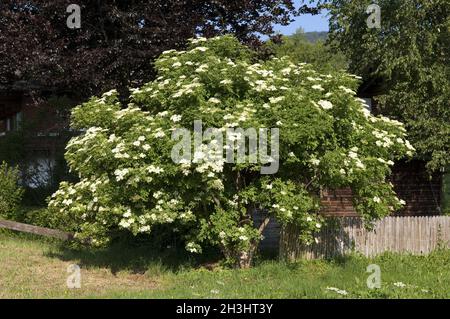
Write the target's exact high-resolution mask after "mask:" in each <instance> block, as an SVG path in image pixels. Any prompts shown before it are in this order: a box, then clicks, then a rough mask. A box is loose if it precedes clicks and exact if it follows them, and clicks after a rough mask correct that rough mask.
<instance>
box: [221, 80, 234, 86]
mask: <svg viewBox="0 0 450 319" xmlns="http://www.w3.org/2000/svg"><path fill="white" fill-rule="evenodd" d="M232 83H233V81H231V80H228V79H225V80H222V81H220V84H224V85H227V84H232Z"/></svg>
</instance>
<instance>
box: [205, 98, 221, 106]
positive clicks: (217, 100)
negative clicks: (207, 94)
mask: <svg viewBox="0 0 450 319" xmlns="http://www.w3.org/2000/svg"><path fill="white" fill-rule="evenodd" d="M208 102H211V103H214V104H219V103H221V101H220V100H219V99H217V98H215V97H212V98H210V99H209V100H208Z"/></svg>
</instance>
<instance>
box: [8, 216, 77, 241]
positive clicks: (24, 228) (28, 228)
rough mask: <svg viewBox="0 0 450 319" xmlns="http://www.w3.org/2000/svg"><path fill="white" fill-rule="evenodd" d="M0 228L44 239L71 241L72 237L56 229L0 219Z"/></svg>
mask: <svg viewBox="0 0 450 319" xmlns="http://www.w3.org/2000/svg"><path fill="white" fill-rule="evenodd" d="M0 228H6V229H11V230H16V231H21V232H25V233H30V234H35V235H41V236H46V237H53V238H58V239H62V240H72V239H73V235H72V234H70V233H67V232H63V231H60V230H56V229H50V228H45V227H39V226H33V225H28V224H23V223H18V222H13V221H9V220H3V219H0Z"/></svg>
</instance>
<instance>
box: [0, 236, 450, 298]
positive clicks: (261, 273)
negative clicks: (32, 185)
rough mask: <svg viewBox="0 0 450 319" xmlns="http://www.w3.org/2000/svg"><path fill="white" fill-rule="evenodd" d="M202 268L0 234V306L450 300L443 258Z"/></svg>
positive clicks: (445, 254)
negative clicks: (376, 280)
mask: <svg viewBox="0 0 450 319" xmlns="http://www.w3.org/2000/svg"><path fill="white" fill-rule="evenodd" d="M155 256H157V257H155ZM70 264H78V265H80V267H81V276H82V283H81V284H82V287H81V289H68V288H67V286H66V279H67V276H68V275H69V274H68V273H67V267H68V265H70ZM369 264H377V265H379V266H380V267H381V279H382V287H381V289H375V290H370V289H368V288H367V285H366V280H367V277H368V276H369V275H370V274H369V273H366V268H367V266H368V265H369ZM206 268H208V269H210V268H211V267H209V266H207V267H206ZM206 268H205V267H202V266H199V265H198V264H197V265H196V262H195V261H194V260H193V259H192V258H189V257H185V256H181V257H180V255H179V254H177V252H175V251H173V250H171V249H168V250H167V251H165V252H163V253H159V254H155V253H152V252H151V249H149V247H146V246H139V247H129V246H128V247H125V246H114V247H112V248H110V249H105V250H101V251H96V252H92V251H90V252H89V251H73V250H69V249H66V248H63V247H62V246H61V245H60V244H59V243H57V242H53V241H47V240H42V239H39V238H36V237H32V236H25V235H17V234H13V233H11V232H7V231H2V230H0V298H450V251H448V250H447V251H444V250H442V251H436V252H434V253H433V254H431V255H429V256H427V257H424V256H410V255H393V254H385V255H383V256H380V257H377V258H374V259H367V258H363V257H360V256H351V257H346V258H342V259H339V260H332V261H300V262H297V263H291V264H287V263H282V262H278V261H276V260H262V259H260V260H258V261H257V265H256V266H255V267H254V268H252V269H250V270H232V269H226V268H223V267H220V266H217V267H214V268H213V270H208V269H206ZM395 283H396V285H394V284H395ZM399 283H403V284H404V285H405V286H403V285H402V284H399ZM327 287H336V288H339V289H341V290H345V291H346V292H347V293H348V294H347V295H340V294H338V293H337V292H335V291H331V290H327V289H326V288H327Z"/></svg>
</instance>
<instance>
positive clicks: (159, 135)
mask: <svg viewBox="0 0 450 319" xmlns="http://www.w3.org/2000/svg"><path fill="white" fill-rule="evenodd" d="M154 136H155V137H156V138H160V137H164V136H166V133H164V132H163V131H158V132H156V133H155V134H154Z"/></svg>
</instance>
